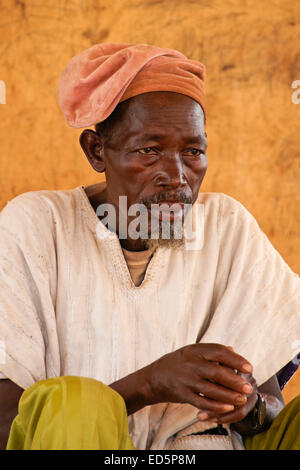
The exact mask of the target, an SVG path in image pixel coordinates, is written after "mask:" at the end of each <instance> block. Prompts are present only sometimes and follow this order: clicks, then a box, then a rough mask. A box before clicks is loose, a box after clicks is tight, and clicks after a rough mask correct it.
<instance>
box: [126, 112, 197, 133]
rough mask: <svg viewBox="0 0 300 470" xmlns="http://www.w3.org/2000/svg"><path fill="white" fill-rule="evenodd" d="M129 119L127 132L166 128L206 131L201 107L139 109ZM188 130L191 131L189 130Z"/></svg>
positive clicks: (152, 130)
mask: <svg viewBox="0 0 300 470" xmlns="http://www.w3.org/2000/svg"><path fill="white" fill-rule="evenodd" d="M129 116H130V117H129ZM129 116H128V117H129V119H126V120H125V122H126V126H125V127H126V131H125V129H124V131H125V132H126V134H131V133H132V132H146V131H147V132H149V131H150V132H151V133H155V132H156V131H157V133H161V132H160V131H162V127H163V128H164V129H168V128H169V129H170V130H171V129H172V131H171V132H173V131H175V130H176V131H177V130H178V131H180V130H183V129H185V130H187V129H189V130H190V133H193V132H199V130H200V131H203V132H204V115H203V113H202V110H201V109H197V108H194V109H189V110H187V109H186V107H184V108H183V107H181V106H172V107H160V108H157V107H155V108H152V109H143V110H140V109H139V110H138V112H137V113H135V112H132V113H129ZM187 132H189V131H188V130H187Z"/></svg>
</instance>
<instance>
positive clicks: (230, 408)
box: [223, 405, 234, 411]
mask: <svg viewBox="0 0 300 470" xmlns="http://www.w3.org/2000/svg"><path fill="white" fill-rule="evenodd" d="M223 410H224V411H232V410H234V406H233V405H224V406H223Z"/></svg>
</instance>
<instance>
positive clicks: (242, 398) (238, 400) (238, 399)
mask: <svg viewBox="0 0 300 470" xmlns="http://www.w3.org/2000/svg"><path fill="white" fill-rule="evenodd" d="M234 401H235V403H236V404H237V405H243V404H244V403H245V402H246V401H247V398H246V397H245V396H244V395H239V396H238V397H236V399H235V400H234Z"/></svg>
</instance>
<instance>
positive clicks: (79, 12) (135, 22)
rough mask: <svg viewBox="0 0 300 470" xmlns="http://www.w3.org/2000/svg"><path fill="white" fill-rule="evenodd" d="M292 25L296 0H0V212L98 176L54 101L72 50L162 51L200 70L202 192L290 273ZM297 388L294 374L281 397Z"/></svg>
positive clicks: (299, 110) (293, 231)
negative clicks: (255, 229) (137, 47)
mask: <svg viewBox="0 0 300 470" xmlns="http://www.w3.org/2000/svg"><path fill="white" fill-rule="evenodd" d="M299 19H300V2H299V0H284V1H280V0H252V1H250V0H227V1H226V2H224V1H219V0H212V1H206V0H199V1H196V0H194V1H193V0H181V1H176V0H165V1H164V0H127V1H125V0H111V1H104V0H43V1H38V0H0V80H3V81H4V82H5V84H6V104H0V182H1V194H0V209H1V208H2V207H3V206H4V205H5V203H6V202H7V201H8V200H10V199H11V198H13V197H14V196H16V195H17V194H20V193H22V192H25V191H31V190H39V189H68V188H72V187H75V186H77V185H79V184H83V185H87V184H92V183H94V182H97V181H99V180H101V175H100V176H99V174H97V173H95V172H94V171H93V170H92V169H91V167H90V166H89V164H88V162H87V160H86V159H85V157H84V155H83V153H82V151H81V150H80V147H79V144H78V136H79V133H80V131H78V130H75V129H72V128H69V127H68V126H67V125H66V124H65V122H64V119H63V117H62V115H61V113H60V111H59V109H58V106H57V102H56V87H57V81H58V77H59V74H60V72H61V70H62V69H63V67H64V66H65V64H66V63H67V61H68V60H69V59H70V58H71V57H72V56H73V55H75V54H76V53H78V52H80V51H82V50H84V49H86V48H88V47H89V46H91V45H93V44H95V43H97V42H129V43H130V42H133V43H134V42H140V43H149V44H155V45H159V46H161V47H171V48H175V49H179V50H180V51H181V52H183V53H185V54H186V55H187V56H188V57H190V58H192V59H197V60H200V61H201V62H203V63H205V64H206V67H207V84H206V90H207V105H208V122H207V133H208V141H209V149H208V165H209V167H208V173H207V176H206V178H205V181H204V185H203V187H202V189H203V190H204V191H219V192H224V193H227V194H229V195H231V196H233V197H235V198H236V199H238V200H239V201H241V202H242V203H243V204H244V205H245V206H246V207H247V208H248V210H249V211H250V212H251V213H252V214H253V215H254V216H255V217H256V219H257V221H258V222H259V224H260V226H261V228H262V229H263V230H264V232H265V233H266V234H267V236H268V237H269V239H270V240H271V242H272V243H273V245H274V246H275V247H276V249H277V250H278V251H279V252H280V254H281V255H282V256H283V258H284V259H285V260H286V261H287V263H288V264H289V265H290V266H291V268H292V269H293V270H294V271H295V272H297V273H299V272H300V244H299V233H300V218H299V207H300V191H299V156H300V151H299V136H300V104H299V105H297V104H293V103H292V100H291V96H292V92H293V91H294V90H292V88H291V84H292V82H293V81H294V80H300V52H299V32H300V30H299ZM299 339H300V338H299ZM299 393H300V373H298V374H296V376H295V378H294V379H293V381H292V382H291V383H290V384H289V385H288V386H287V387H286V389H285V392H284V394H285V398H286V400H287V401H289V400H290V399H291V398H292V397H293V396H295V395H296V394H299Z"/></svg>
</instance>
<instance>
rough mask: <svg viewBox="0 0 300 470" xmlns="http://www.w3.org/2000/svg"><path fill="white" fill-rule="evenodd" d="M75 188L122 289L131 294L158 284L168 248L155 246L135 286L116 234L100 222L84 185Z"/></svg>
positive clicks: (85, 214) (87, 218)
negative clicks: (144, 271) (141, 279)
mask: <svg viewBox="0 0 300 470" xmlns="http://www.w3.org/2000/svg"><path fill="white" fill-rule="evenodd" d="M75 190H76V191H77V193H78V194H79V196H80V201H81V202H82V209H83V215H84V217H85V220H86V222H87V224H88V225H89V227H90V228H91V230H92V231H93V233H94V235H95V237H96V238H97V240H98V241H99V242H100V243H103V244H104V243H105V244H106V250H105V254H106V256H107V260H108V262H109V263H110V266H111V267H112V269H113V273H112V274H113V275H114V276H118V278H119V281H120V285H121V286H122V287H123V288H124V289H126V290H129V291H130V292H131V294H133V295H135V294H138V293H139V292H141V291H143V292H144V291H145V289H150V288H151V289H152V288H153V287H156V286H158V285H159V280H160V274H161V272H162V269H163V267H164V266H165V255H166V251H168V250H167V249H166V248H163V247H158V248H156V250H155V252H154V253H153V256H152V257H151V259H150V261H149V264H148V266H147V269H146V273H145V276H144V279H143V281H142V282H141V284H140V285H139V286H136V285H135V284H134V282H133V280H132V277H131V275H130V271H129V268H128V266H127V263H126V260H125V257H124V254H123V251H122V247H121V244H120V241H119V239H118V236H117V234H115V233H113V232H111V231H109V230H108V228H107V227H105V226H104V225H103V224H102V223H101V222H100V220H99V219H98V217H97V215H96V213H95V211H94V209H93V207H92V205H91V203H90V201H89V198H88V196H87V194H86V192H85V190H84V186H82V185H80V186H77V188H75ZM99 233H100V234H101V236H100V237H99V235H98V234H99Z"/></svg>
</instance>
